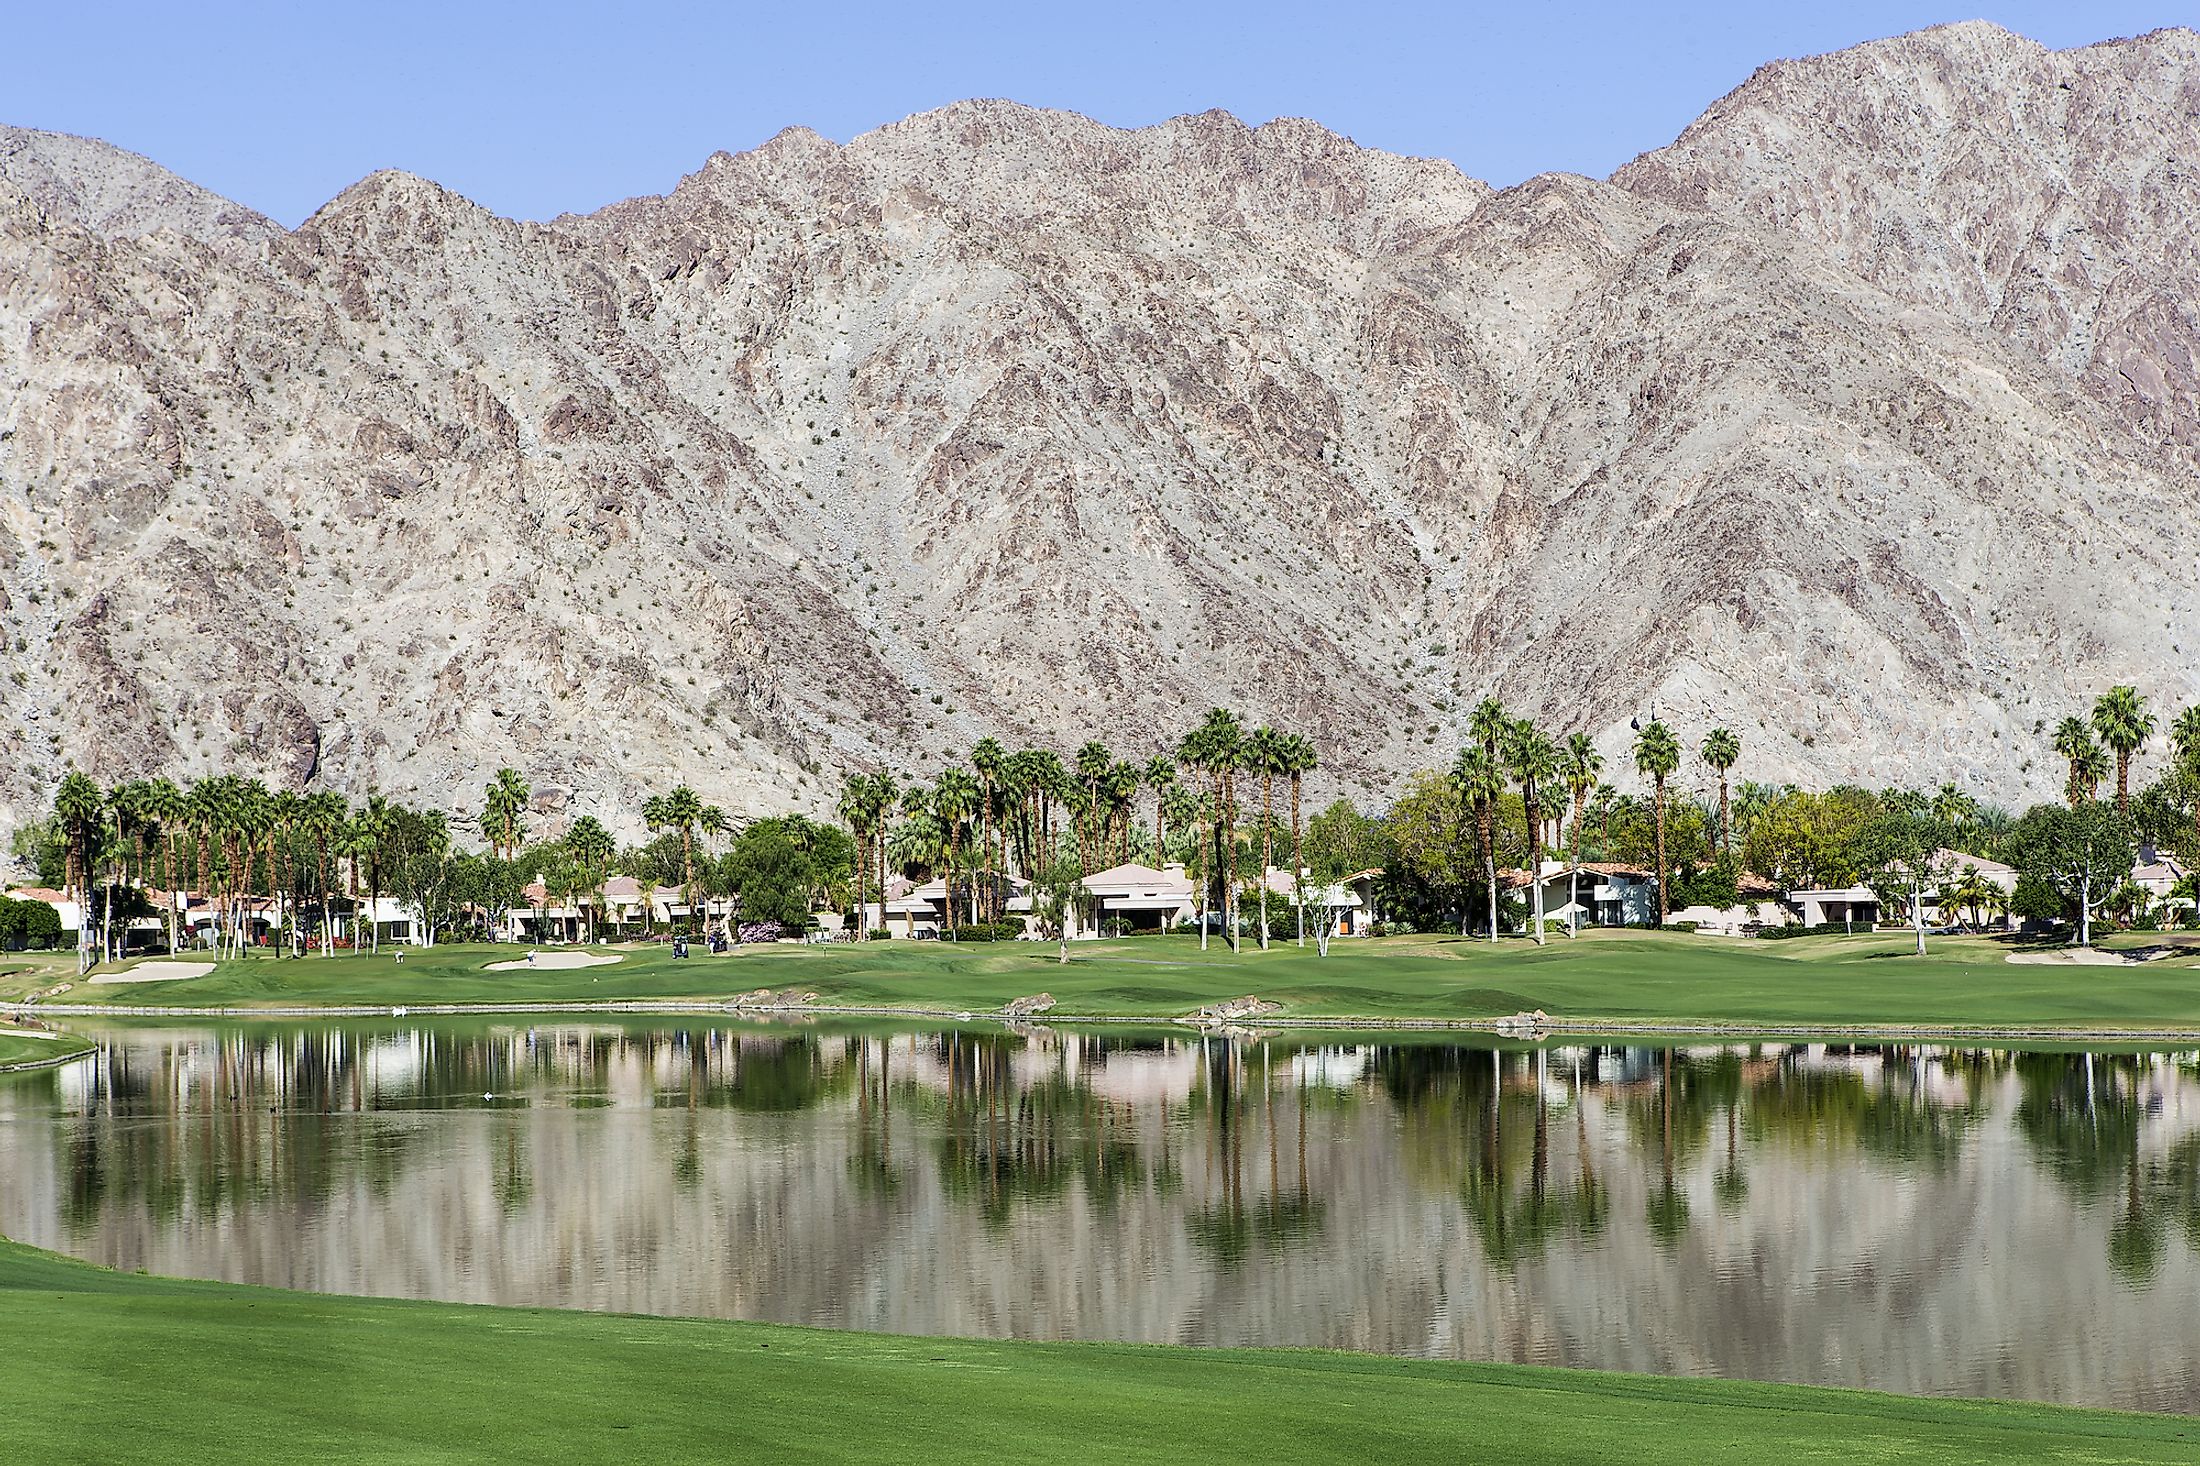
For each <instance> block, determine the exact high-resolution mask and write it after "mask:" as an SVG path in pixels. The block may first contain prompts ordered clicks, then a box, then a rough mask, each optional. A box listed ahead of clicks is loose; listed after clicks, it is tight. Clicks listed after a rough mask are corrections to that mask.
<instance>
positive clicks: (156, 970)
mask: <svg viewBox="0 0 2200 1466" xmlns="http://www.w3.org/2000/svg"><path fill="white" fill-rule="evenodd" d="M213 970H214V964H213V963H211V962H140V963H139V964H138V965H137V966H135V967H133V968H131V969H130V970H129V971H128V972H103V973H101V974H100V975H99V976H97V977H95V978H93V979H92V981H93V982H182V981H183V980H184V979H185V978H190V977H204V976H206V974H208V973H209V972H212V971H213Z"/></svg>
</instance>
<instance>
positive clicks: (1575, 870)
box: [1566, 789, 1583, 936]
mask: <svg viewBox="0 0 2200 1466" xmlns="http://www.w3.org/2000/svg"><path fill="white" fill-rule="evenodd" d="M1582 793H1583V791H1582V790H1580V789H1576V790H1575V791H1574V854H1573V859H1572V860H1570V861H1568V862H1567V867H1568V868H1567V871H1566V904H1567V906H1568V907H1570V908H1572V909H1571V910H1569V911H1568V912H1567V913H1566V930H1567V932H1568V933H1569V934H1571V935H1574V936H1579V935H1580V934H1581V813H1582Z"/></svg>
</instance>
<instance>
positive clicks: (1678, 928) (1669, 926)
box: [1665, 921, 1697, 932]
mask: <svg viewBox="0 0 2200 1466" xmlns="http://www.w3.org/2000/svg"><path fill="white" fill-rule="evenodd" d="M1696 927H1697V923H1696V922H1693V921H1669V922H1667V923H1666V924H1665V930H1666V931H1669V932H1692V931H1694V930H1695V929H1696Z"/></svg>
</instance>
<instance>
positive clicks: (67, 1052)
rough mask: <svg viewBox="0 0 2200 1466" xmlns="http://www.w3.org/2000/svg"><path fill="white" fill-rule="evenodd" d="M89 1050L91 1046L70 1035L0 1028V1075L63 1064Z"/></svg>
mask: <svg viewBox="0 0 2200 1466" xmlns="http://www.w3.org/2000/svg"><path fill="white" fill-rule="evenodd" d="M91 1051H92V1045H91V1044H89V1043H87V1042H85V1041H84V1040H83V1039H81V1038H78V1037H76V1036H75V1035H74V1034H58V1033H57V1034H52V1035H47V1034H39V1033H15V1032H11V1031H10V1030H8V1029H7V1028H5V1027H0V1074H5V1073H7V1072H9V1071H11V1070H17V1069H29V1068H44V1067H46V1066H48V1065H51V1064H63V1063H67V1062H68V1061H69V1060H71V1059H73V1058H76V1057H77V1056H78V1055H80V1054H88V1053H90V1052H91Z"/></svg>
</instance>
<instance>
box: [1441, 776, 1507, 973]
mask: <svg viewBox="0 0 2200 1466" xmlns="http://www.w3.org/2000/svg"><path fill="white" fill-rule="evenodd" d="M1451 782H1452V786H1453V788H1454V789H1455V790H1456V791H1457V793H1458V799H1459V808H1460V811H1461V814H1462V815H1465V814H1467V813H1469V812H1471V813H1472V816H1473V823H1474V833H1475V843H1476V845H1477V846H1478V848H1479V850H1480V852H1481V857H1482V878H1483V880H1484V881H1485V882H1486V883H1487V886H1488V893H1489V917H1490V940H1491V941H1493V942H1494V941H1496V940H1497V916H1498V907H1497V801H1498V798H1499V796H1501V795H1502V794H1503V793H1504V792H1505V770H1504V766H1503V765H1502V764H1500V763H1499V762H1498V761H1497V759H1496V757H1495V756H1493V755H1492V754H1491V752H1490V750H1489V749H1487V748H1485V747H1483V746H1482V745H1481V744H1479V743H1470V744H1468V745H1467V746H1466V747H1465V748H1462V749H1460V750H1459V756H1458V757H1457V758H1456V759H1454V760H1452V765H1451ZM1464 823H1465V821H1464V820H1462V824H1464ZM1467 931H1468V928H1467V903H1466V901H1465V899H1464V898H1463V897H1462V899H1461V900H1460V903H1459V935H1461V936H1465V935H1467Z"/></svg>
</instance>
